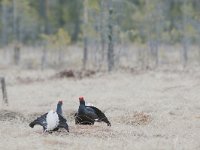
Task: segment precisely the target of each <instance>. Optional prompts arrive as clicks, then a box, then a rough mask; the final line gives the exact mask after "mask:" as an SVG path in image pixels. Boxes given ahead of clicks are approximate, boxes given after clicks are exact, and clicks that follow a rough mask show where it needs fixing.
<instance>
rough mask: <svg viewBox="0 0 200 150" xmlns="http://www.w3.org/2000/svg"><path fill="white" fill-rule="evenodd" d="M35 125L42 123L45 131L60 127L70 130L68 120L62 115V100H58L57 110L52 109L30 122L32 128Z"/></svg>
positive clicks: (55, 129)
mask: <svg viewBox="0 0 200 150" xmlns="http://www.w3.org/2000/svg"><path fill="white" fill-rule="evenodd" d="M35 125H41V126H42V127H43V130H44V131H57V130H58V129H59V128H64V129H66V130H67V131H68V132H69V128H68V124H67V120H66V119H65V118H64V117H63V116H62V101H59V102H58V104H57V109H56V112H54V111H53V110H50V111H49V112H48V113H46V114H44V115H42V116H40V117H38V118H37V119H35V120H34V121H33V122H31V123H30V124H29V126H30V127H31V128H33V127H34V126H35Z"/></svg>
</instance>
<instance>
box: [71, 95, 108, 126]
mask: <svg viewBox="0 0 200 150" xmlns="http://www.w3.org/2000/svg"><path fill="white" fill-rule="evenodd" d="M79 101H80V106H79V109H78V112H77V113H75V124H82V125H93V124H94V123H95V122H105V123H107V125H108V126H111V123H110V122H109V120H108V118H107V117H106V116H105V114H104V113H103V112H102V111H101V110H100V109H98V108H96V107H94V106H86V105H85V100H84V98H83V97H79Z"/></svg>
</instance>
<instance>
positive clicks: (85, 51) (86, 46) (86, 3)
mask: <svg viewBox="0 0 200 150" xmlns="http://www.w3.org/2000/svg"><path fill="white" fill-rule="evenodd" d="M83 20H84V27H85V28H84V29H83V42H84V43H83V44H84V49H83V69H86V65H87V60H88V38H87V24H88V0H84V18H83Z"/></svg>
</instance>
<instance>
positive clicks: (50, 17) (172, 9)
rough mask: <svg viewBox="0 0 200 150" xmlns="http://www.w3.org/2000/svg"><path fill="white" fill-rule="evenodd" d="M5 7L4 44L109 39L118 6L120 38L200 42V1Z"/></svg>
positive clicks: (39, 0)
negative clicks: (45, 37)
mask: <svg viewBox="0 0 200 150" xmlns="http://www.w3.org/2000/svg"><path fill="white" fill-rule="evenodd" d="M84 5H87V6H84ZM0 6H1V7H0V8H1V10H0V12H1V13H0V18H1V22H0V33H1V40H0V41H1V45H7V44H9V43H10V42H13V41H14V40H18V41H20V42H22V43H24V44H33V43H37V42H40V41H41V38H42V37H41V34H56V33H57V32H58V30H59V29H60V28H63V29H64V31H65V32H67V34H68V35H69V38H70V39H71V40H70V41H71V42H72V43H74V42H78V41H81V40H82V39H83V32H84V30H87V34H88V36H89V37H91V39H93V38H95V37H97V36H106V35H102V34H104V32H106V30H107V29H106V27H107V26H106V25H107V19H108V9H109V7H113V24H114V30H115V33H116V34H118V36H116V37H118V38H121V39H123V38H127V39H128V40H130V41H131V42H137V43H145V42H148V41H158V42H164V43H170V44H174V43H177V42H182V41H184V40H187V41H188V42H192V43H199V40H200V38H199V37H200V36H199V34H200V1H199V0H165V1H163V0H113V1H112V2H111V1H108V0H88V3H86V4H85V3H84V0H0ZM84 7H87V10H86V11H87V14H88V21H87V26H84ZM102 38H103V37H102ZM104 38H105V37H104Z"/></svg>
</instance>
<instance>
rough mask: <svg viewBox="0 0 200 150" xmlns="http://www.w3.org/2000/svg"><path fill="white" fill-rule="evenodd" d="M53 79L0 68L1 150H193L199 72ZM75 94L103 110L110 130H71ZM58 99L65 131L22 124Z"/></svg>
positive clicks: (198, 124)
mask: <svg viewBox="0 0 200 150" xmlns="http://www.w3.org/2000/svg"><path fill="white" fill-rule="evenodd" d="M56 73H57V71H54V70H44V71H40V70H20V69H16V68H9V69H8V68H1V75H2V76H6V82H7V92H8V99H9V106H5V105H3V104H2V103H1V107H0V125H1V128H0V135H1V136H0V141H1V142H0V149H4V150H18V149H19V150H21V149H28V150H32V149H33V150H35V149H41V150H49V149H52V150H54V149H55V150H58V149H59V150H62V149H63V150H64V149H65V150H66V149H68V150H70V149H72V150H74V149H87V150H102V149H116V150H117V149H120V150H122V149H126V150H129V149H130V150H132V149H134V150H141V149H142V150H177V149H180V150H189V149H190V150H198V149H200V142H199V139H200V94H199V91H200V69H198V68H197V69H156V70H146V71H136V70H132V71H117V72H113V73H97V74H95V75H93V76H91V77H84V78H82V79H77V78H59V77H58V76H55V74H56ZM79 96H84V97H85V100H86V101H87V102H90V103H92V104H93V105H95V106H96V107H98V108H100V109H101V110H102V111H103V112H105V114H106V116H107V117H108V119H109V120H110V122H111V124H112V126H111V127H108V126H107V125H106V124H105V123H96V124H95V125H94V126H80V125H75V124H74V119H73V114H74V113H75V111H76V110H77V109H78V106H79V101H78V97H79ZM0 100H2V95H1V94H0ZM58 100H63V103H64V104H63V110H64V116H65V117H66V118H67V120H68V124H69V129H70V132H69V133H67V132H66V131H64V130H61V131H60V132H56V133H53V134H47V133H43V132H42V128H41V127H40V126H37V127H35V128H33V129H32V128H30V127H29V126H28V124H29V123H30V121H32V120H34V119H35V118H36V117H37V116H39V115H41V114H43V113H45V112H47V111H49V110H50V109H55V107H56V104H57V101H58Z"/></svg>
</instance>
